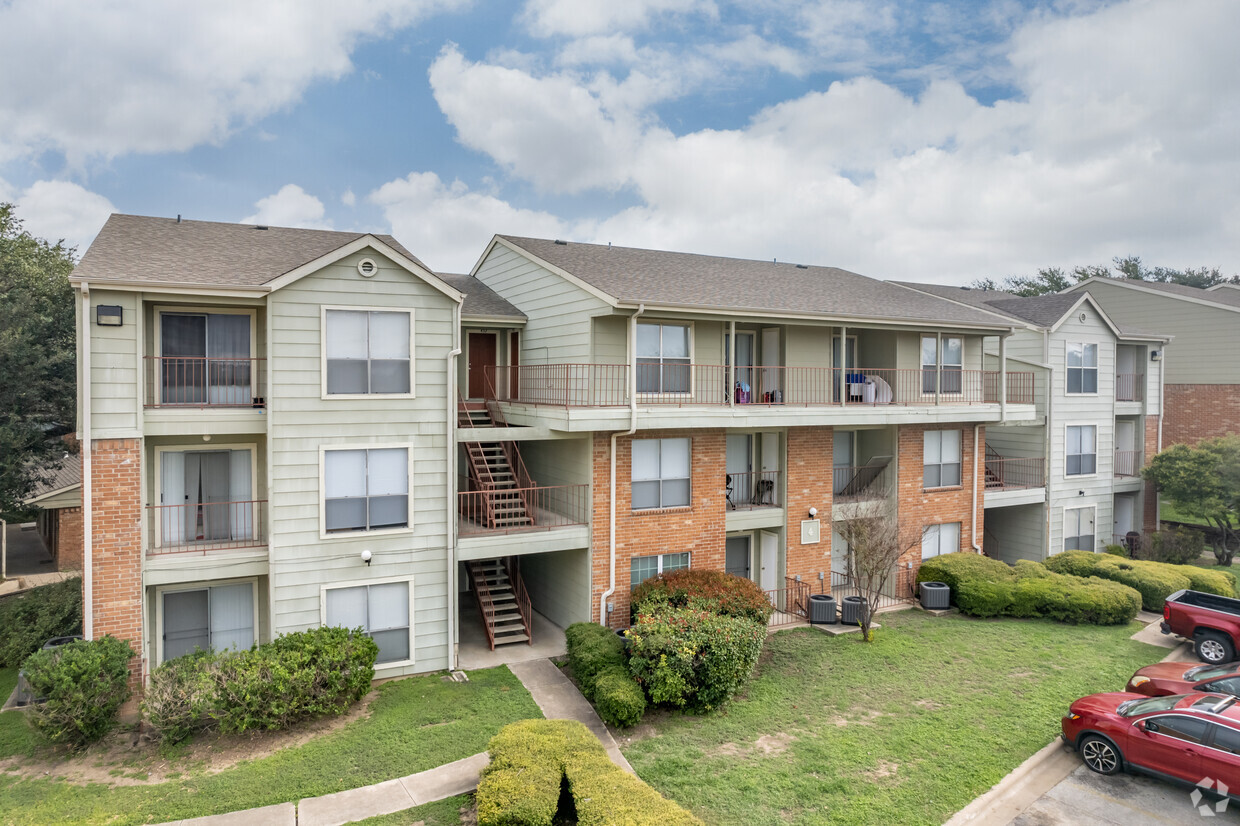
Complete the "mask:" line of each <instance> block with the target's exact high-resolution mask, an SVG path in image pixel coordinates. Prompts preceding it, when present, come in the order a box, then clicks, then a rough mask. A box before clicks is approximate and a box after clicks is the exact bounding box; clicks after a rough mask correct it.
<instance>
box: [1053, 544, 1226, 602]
mask: <svg viewBox="0 0 1240 826" xmlns="http://www.w3.org/2000/svg"><path fill="white" fill-rule="evenodd" d="M1046 567H1048V568H1050V569H1051V570H1052V571H1057V572H1059V573H1063V574H1072V575H1073V576H1097V577H1101V578H1103V579H1110V580H1114V581H1115V582H1122V583H1123V584H1125V585H1127V586H1129V587H1131V588H1136V589H1137V590H1138V591H1139V592H1140V593H1141V604H1142V605H1144V606H1145V608H1146V610H1148V611H1161V610H1162V608H1163V602H1165V601H1166V599H1167V597H1169V596H1170V595H1171V594H1174V593H1175V592H1176V591H1180V590H1183V589H1185V588H1191V589H1193V590H1194V591H1205V592H1206V593H1209V594H1218V595H1219V596H1224V597H1232V596H1235V594H1236V590H1235V585H1236V578H1235V576H1234V575H1232V574H1229V573H1227V572H1226V571H1209V570H1206V569H1203V568H1196V567H1194V566H1192V565H1171V564H1168V563H1165V562H1148V561H1145V560H1140V559H1120V558H1118V557H1114V556H1111V555H1109V554H1093V553H1090V552H1089V551H1064V552H1063V553H1061V554H1056V555H1055V556H1053V557H1051V558H1050V559H1048V560H1047V561H1046Z"/></svg>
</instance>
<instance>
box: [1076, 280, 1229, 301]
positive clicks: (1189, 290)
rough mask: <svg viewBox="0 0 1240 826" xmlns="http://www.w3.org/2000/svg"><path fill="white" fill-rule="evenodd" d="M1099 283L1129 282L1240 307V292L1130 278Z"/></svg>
mask: <svg viewBox="0 0 1240 826" xmlns="http://www.w3.org/2000/svg"><path fill="white" fill-rule="evenodd" d="M1098 280H1099V281H1114V282H1116V283H1119V284H1123V283H1125V282H1127V283H1128V284H1130V285H1131V286H1134V287H1147V288H1149V289H1151V290H1157V291H1159V292H1164V293H1170V294H1172V295H1180V296H1184V297H1185V298H1196V299H1199V300H1201V301H1213V302H1214V303H1216V304H1226V305H1228V306H1230V307H1240V290H1235V291H1233V290H1205V289H1202V288H1201V287H1186V286H1185V285H1183V284H1168V283H1165V282H1162V281H1138V280H1135V279H1128V278H1099V279H1098Z"/></svg>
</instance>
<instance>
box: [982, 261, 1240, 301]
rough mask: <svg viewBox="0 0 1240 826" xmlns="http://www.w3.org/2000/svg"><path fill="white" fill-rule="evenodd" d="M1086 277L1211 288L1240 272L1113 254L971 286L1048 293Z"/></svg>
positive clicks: (1027, 294)
mask: <svg viewBox="0 0 1240 826" xmlns="http://www.w3.org/2000/svg"><path fill="white" fill-rule="evenodd" d="M1087 278H1131V279H1134V280H1137V281H1156V282H1160V283H1163V284H1181V285H1183V286H1186V287H1199V288H1202V289H1204V288H1206V287H1213V286H1214V285H1215V284H1223V283H1231V284H1240V275H1233V276H1231V277H1226V276H1224V275H1223V274H1222V273H1221V272H1220V271H1219V268H1218V267H1200V268H1198V269H1193V268H1192V267H1188V268H1186V269H1182V270H1173V269H1170V268H1168V267H1146V266H1145V265H1144V264H1142V263H1141V258H1140V256H1136V255H1126V256H1123V257H1120V256H1116V257H1115V258H1113V259H1111V266H1106V265H1103V264H1090V265H1086V266H1078V267H1074V268H1073V269H1072V271H1071V272H1065V271H1064V270H1063V269H1062V268H1060V267H1043V268H1042V269H1040V270H1038V274H1037V275H1013V276H1010V277H1008V278H1005V279H1004V280H1003V281H1002V282H996V281H995V280H994V279H993V278H982V279H979V280H977V281H974V282H973V283H972V284H971V285H970V286H971V287H972V288H973V289H975V290H1003V291H1005V292H1009V293H1013V294H1015V295H1019V296H1025V297H1030V296H1036V295H1048V294H1050V293H1057V292H1062V291H1063V290H1066V289H1068V288H1069V287H1071V286H1073V285H1074V284H1079V283H1080V282H1082V281H1084V280H1085V279H1087Z"/></svg>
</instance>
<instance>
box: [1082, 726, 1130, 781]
mask: <svg viewBox="0 0 1240 826" xmlns="http://www.w3.org/2000/svg"><path fill="white" fill-rule="evenodd" d="M1079 749H1080V752H1081V759H1082V760H1084V761H1085V765H1086V766H1088V767H1089V770H1090V771H1095V772H1098V774H1115V773H1116V772H1118V771H1119V770H1120V769H1122V768H1123V767H1124V756H1123V755H1122V754H1120V753H1119V749H1118V748H1116V747H1115V744H1114V743H1112V742H1111V741H1110V740H1108V739H1106V738H1105V737H1099V736H1098V735H1096V734H1087V735H1085V736H1084V737H1082V738H1081V743H1080V746H1079Z"/></svg>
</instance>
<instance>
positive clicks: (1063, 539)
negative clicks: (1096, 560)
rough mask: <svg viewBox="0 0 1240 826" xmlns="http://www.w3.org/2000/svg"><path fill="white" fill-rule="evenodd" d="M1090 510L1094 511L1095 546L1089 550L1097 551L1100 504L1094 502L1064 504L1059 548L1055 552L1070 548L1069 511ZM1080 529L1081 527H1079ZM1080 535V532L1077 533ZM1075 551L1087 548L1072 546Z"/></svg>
mask: <svg viewBox="0 0 1240 826" xmlns="http://www.w3.org/2000/svg"><path fill="white" fill-rule="evenodd" d="M1084 510H1090V511H1093V512H1094V547H1092V548H1089V549H1088V550H1089V551H1091V552H1093V553H1097V550H1098V504H1097V503H1096V502H1095V503H1092V504H1088V505H1064V507H1063V513H1062V514H1061V515H1060V521H1059V550H1057V551H1056V552H1055V553H1061V552H1063V551H1065V550H1069V548H1068V511H1084ZM1078 530H1079V528H1078ZM1077 535H1078V536H1079V534H1077ZM1071 550H1074V551H1083V550H1086V549H1085V548H1072V549H1071Z"/></svg>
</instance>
